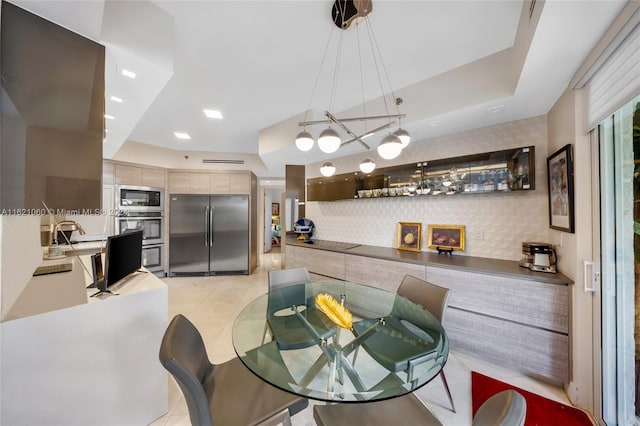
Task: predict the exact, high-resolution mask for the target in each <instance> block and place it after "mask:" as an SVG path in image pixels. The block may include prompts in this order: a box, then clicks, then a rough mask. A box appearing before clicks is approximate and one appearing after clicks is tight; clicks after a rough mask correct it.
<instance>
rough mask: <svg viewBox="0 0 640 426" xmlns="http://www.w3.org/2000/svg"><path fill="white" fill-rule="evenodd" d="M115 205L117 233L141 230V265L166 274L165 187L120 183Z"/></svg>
mask: <svg viewBox="0 0 640 426" xmlns="http://www.w3.org/2000/svg"><path fill="white" fill-rule="evenodd" d="M116 205H117V206H118V209H117V213H116V223H115V232H116V234H121V233H123V232H126V231H131V230H139V229H141V230H142V266H144V267H145V268H147V269H148V270H149V271H151V272H154V273H156V274H157V275H164V261H163V260H164V259H163V256H164V226H165V225H164V224H165V222H164V219H165V217H164V189H162V188H152V187H148V186H131V185H119V186H117V187H116Z"/></svg>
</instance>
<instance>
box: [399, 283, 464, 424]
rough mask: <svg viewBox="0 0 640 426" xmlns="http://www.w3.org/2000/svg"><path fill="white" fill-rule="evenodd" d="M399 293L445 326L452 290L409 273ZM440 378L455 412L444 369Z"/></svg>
mask: <svg viewBox="0 0 640 426" xmlns="http://www.w3.org/2000/svg"><path fill="white" fill-rule="evenodd" d="M398 294H399V295H400V296H402V297H404V298H407V299H409V300H411V301H412V302H413V303H415V304H418V305H420V306H422V308H423V309H426V310H427V311H429V312H431V315H433V316H434V317H436V318H437V319H438V321H440V325H442V328H444V319H445V313H446V311H447V306H449V296H450V295H451V290H449V289H448V288H444V287H440V286H439V285H435V284H432V283H430V282H428V281H425V280H421V279H420V278H416V277H414V276H413V275H409V274H407V275H405V276H404V278H403V279H402V282H401V283H400V287H398ZM440 378H441V379H442V384H443V385H444V388H445V390H446V391H447V396H448V397H449V402H450V403H451V409H452V410H453V412H454V413H455V412H456V407H455V405H454V404H453V398H452V397H451V391H450V390H449V384H448V383H447V377H446V376H445V374H444V369H442V370H440Z"/></svg>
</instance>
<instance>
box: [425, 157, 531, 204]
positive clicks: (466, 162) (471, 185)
mask: <svg viewBox="0 0 640 426" xmlns="http://www.w3.org/2000/svg"><path fill="white" fill-rule="evenodd" d="M534 159H535V148H534V147H533V146H528V147H523V148H515V149H507V150H502V151H494V152H487V153H483V154H474V155H468V156H464V157H455V158H447V159H444V160H435V161H427V162H424V163H423V181H422V186H421V188H419V189H418V193H419V194H423V195H431V196H436V195H441V194H445V195H453V194H473V193H487V192H508V191H522V190H532V189H535V173H534V171H535V167H534Z"/></svg>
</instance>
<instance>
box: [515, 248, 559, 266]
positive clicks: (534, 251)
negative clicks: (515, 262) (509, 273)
mask: <svg viewBox="0 0 640 426" xmlns="http://www.w3.org/2000/svg"><path fill="white" fill-rule="evenodd" d="M522 254H524V257H523V258H522V259H520V266H522V267H524V268H529V269H531V270H532V271H535V272H550V273H552V274H555V273H557V272H558V270H557V268H556V262H557V260H558V259H557V257H556V250H555V249H554V248H553V244H549V243H534V242H523V243H522Z"/></svg>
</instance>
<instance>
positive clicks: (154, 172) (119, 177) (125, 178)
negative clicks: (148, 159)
mask: <svg viewBox="0 0 640 426" xmlns="http://www.w3.org/2000/svg"><path fill="white" fill-rule="evenodd" d="M165 178H166V172H165V171H164V170H161V169H153V168H149V167H140V166H134V165H129V164H118V163H116V164H115V183H116V184H117V185H136V186H152V187H156V188H164V187H165Z"/></svg>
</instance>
